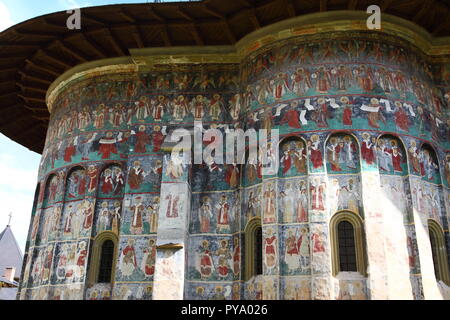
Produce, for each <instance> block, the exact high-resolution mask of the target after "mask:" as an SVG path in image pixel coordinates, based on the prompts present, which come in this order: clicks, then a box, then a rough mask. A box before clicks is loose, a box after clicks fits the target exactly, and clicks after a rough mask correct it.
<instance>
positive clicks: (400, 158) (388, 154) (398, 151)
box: [375, 134, 408, 176]
mask: <svg viewBox="0 0 450 320" xmlns="http://www.w3.org/2000/svg"><path fill="white" fill-rule="evenodd" d="M375 155H376V159H377V163H378V170H379V172H380V174H387V175H398V176H406V175H408V156H407V153H406V150H405V147H404V145H403V142H402V141H401V140H400V139H399V138H398V137H396V136H394V135H389V134H384V135H381V136H379V137H378V139H377V144H376V147H375Z"/></svg>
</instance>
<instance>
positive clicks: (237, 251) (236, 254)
mask: <svg viewBox="0 0 450 320" xmlns="http://www.w3.org/2000/svg"><path fill="white" fill-rule="evenodd" d="M240 262H241V247H240V246H239V240H238V239H237V238H235V239H234V251H233V273H234V275H235V276H237V275H238V274H239V272H240Z"/></svg>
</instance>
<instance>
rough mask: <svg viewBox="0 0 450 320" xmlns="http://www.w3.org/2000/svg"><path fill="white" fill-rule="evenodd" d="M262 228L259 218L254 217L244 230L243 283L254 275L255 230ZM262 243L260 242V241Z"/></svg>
mask: <svg viewBox="0 0 450 320" xmlns="http://www.w3.org/2000/svg"><path fill="white" fill-rule="evenodd" d="M258 228H262V224H261V218H260V217H254V218H252V219H250V220H249V221H248V222H247V225H246V226H245V229H244V234H245V264H244V266H245V267H244V269H245V270H244V281H248V280H250V278H251V277H253V276H255V275H256V270H255V268H256V264H255V258H256V257H255V246H256V230H257V229H258ZM261 241H262V240H261Z"/></svg>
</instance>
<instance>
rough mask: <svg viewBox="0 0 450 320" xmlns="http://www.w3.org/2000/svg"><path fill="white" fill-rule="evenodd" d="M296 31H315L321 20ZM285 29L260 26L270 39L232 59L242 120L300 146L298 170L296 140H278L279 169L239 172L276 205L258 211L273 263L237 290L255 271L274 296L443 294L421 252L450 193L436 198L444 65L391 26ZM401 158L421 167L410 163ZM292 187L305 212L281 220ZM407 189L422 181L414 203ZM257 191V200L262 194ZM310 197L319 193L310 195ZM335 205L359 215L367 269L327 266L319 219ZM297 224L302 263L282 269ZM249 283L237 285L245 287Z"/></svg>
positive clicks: (444, 215)
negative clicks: (305, 246)
mask: <svg viewBox="0 0 450 320" xmlns="http://www.w3.org/2000/svg"><path fill="white" fill-rule="evenodd" d="M305 29H306V30H309V31H310V32H308V31H305V33H313V32H312V30H316V31H317V30H318V29H319V28H318V29H307V28H306V27H305ZM290 31H291V34H289V32H286V34H283V35H281V32H280V33H279V35H281V36H279V37H280V38H284V40H279V41H276V40H275V38H276V36H273V37H270V36H267V37H266V38H265V39H264V40H266V42H267V43H270V44H268V45H265V41H264V40H260V41H255V44H254V46H257V45H258V46H259V47H260V48H258V50H254V52H252V53H251V54H250V55H248V56H247V57H246V58H245V59H244V60H243V62H242V64H241V79H242V88H243V90H244V92H243V95H244V98H245V99H246V100H245V101H246V102H247V104H246V107H247V109H245V110H246V118H247V122H246V124H247V128H249V127H250V128H255V129H260V128H277V129H279V130H280V135H281V137H283V138H285V139H291V140H290V141H293V140H292V139H296V138H297V139H298V141H306V143H307V145H308V152H307V154H308V163H307V164H308V165H307V167H308V169H307V170H305V171H303V172H302V173H299V172H297V171H295V170H296V169H295V165H294V162H295V161H294V160H295V159H294V158H295V154H296V153H297V154H298V150H299V149H300V148H299V147H298V146H295V143H291V146H290V147H287V144H284V143H283V142H281V143H280V148H279V156H280V174H279V175H278V176H277V177H276V176H268V177H262V179H261V180H257V181H249V180H248V179H247V177H246V176H245V175H244V177H242V179H243V181H244V183H243V189H244V193H245V194H246V196H244V198H245V199H248V197H249V195H250V194H252V195H253V194H255V192H256V190H264V189H265V186H266V185H267V184H273V185H275V186H276V187H275V188H276V189H277V206H278V210H276V211H275V212H277V213H278V216H277V218H276V219H275V221H272V222H270V223H267V222H265V221H264V219H262V221H263V230H268V229H271V230H274V232H273V233H274V234H275V235H276V241H277V261H278V266H277V267H276V268H274V269H273V268H267V266H266V268H265V269H264V275H263V276H258V277H256V279H252V280H251V281H249V282H248V283H247V284H246V288H249V287H250V288H253V287H255V285H254V283H253V281H256V282H258V281H259V282H261V285H260V286H259V287H260V288H267V289H266V290H267V291H269V292H270V293H269V294H265V293H264V294H262V295H261V296H263V297H266V298H279V299H299V297H302V298H305V297H308V298H312V299H377V298H393V299H395V298H397V299H423V298H424V296H425V297H430V296H434V297H442V295H444V296H445V294H447V295H448V287H446V286H445V285H443V283H440V284H439V285H436V280H435V279H434V275H433V269H432V268H430V262H431V260H430V259H429V258H425V256H427V257H430V254H431V250H430V245H429V240H428V219H434V220H435V221H437V222H438V223H439V225H440V226H441V227H442V230H447V228H448V227H447V226H448V223H447V221H448V209H446V206H448V200H446V201H447V204H445V201H444V199H443V198H442V197H443V196H444V191H445V189H446V186H447V187H448V184H447V185H443V184H442V182H441V180H440V178H439V177H440V175H441V173H440V171H439V163H446V165H447V166H448V162H446V161H447V160H443V159H444V153H445V150H446V149H447V148H448V138H447V134H448V126H446V125H445V123H444V119H446V112H447V111H446V108H447V107H446V105H447V106H448V93H447V95H445V93H446V92H448V71H445V70H447V69H448V66H445V65H444V64H438V63H436V64H433V63H431V62H430V60H429V58H428V57H426V56H425V55H424V54H423V53H422V51H421V50H420V49H419V48H417V47H415V46H413V45H411V43H409V42H407V41H404V40H402V39H400V38H398V37H395V36H388V35H385V34H381V33H376V32H356V31H353V32H352V31H346V32H337V31H336V32H329V33H327V32H323V33H320V34H315V35H313V34H310V35H307V36H304V35H302V36H295V34H294V33H295V29H291V30H290ZM299 33H301V32H300V31H299ZM445 74H446V76H445ZM443 75H444V78H445V79H443V78H442V76H443ZM444 95H445V97H444ZM386 135H387V136H386ZM386 137H391V140H389V139H387V140H386V139H385V138H386ZM345 139H347V143H345ZM385 140H386V141H385ZM392 140H395V142H392V143H391V141H392ZM402 141H403V142H402ZM384 142H386V143H385V145H384ZM299 143H300V144H302V143H304V142H299ZM424 143H429V144H430V145H432V146H433V149H434V150H437V151H436V157H434V158H433V157H428V156H427V153H423V152H422V151H421V149H420V146H421V145H422V144H424ZM403 144H404V146H403ZM344 145H346V147H344ZM347 145H348V146H347ZM339 146H340V147H339ZM287 150H291V151H287ZM394 150H395V151H394ZM344 152H345V153H347V154H344ZM289 153H290V154H291V161H290V162H289V163H287V161H286V157H289ZM431 153H432V152H430V154H431ZM426 159H434V160H430V161H428V160H426ZM411 162H414V163H415V166H416V167H421V168H422V169H421V170H419V171H417V170H415V169H414V167H413V165H412V164H411ZM425 167H427V168H428V169H424V168H425ZM247 168H248V167H247ZM292 168H294V169H292ZM292 170H294V171H295V173H294V174H292V173H291V172H292ZM447 170H448V169H447ZM425 172H429V177H428V178H427V174H425ZM447 172H448V171H447ZM291 176H296V178H295V179H292V178H291ZM292 185H294V186H295V188H294V192H292V190H291V189H292ZM300 185H305V186H306V187H305V189H306V190H308V196H309V197H308V203H309V204H308V208H309V210H308V219H307V220H306V221H301V222H299V221H293V220H289V219H285V217H284V216H285V215H286V212H288V211H289V210H291V209H290V207H288V208H286V198H287V197H286V195H287V194H294V199H296V204H297V205H299V203H300V201H301V200H300V199H301V196H300V195H299V194H301V189H299V187H298V186H300ZM349 185H353V187H352V188H351V190H352V191H349V189H350V188H349ZM415 187H417V188H419V189H421V190H422V189H426V190H427V191H426V192H425V193H424V195H422V197H423V199H427V200H426V201H425V200H424V201H425V202H426V204H425V202H424V201H422V203H423V208H422V209H421V208H419V207H418V206H417V201H416V200H415V196H414V194H415V193H414V192H415V191H414V190H415V189H414V188H415ZM445 192H446V191H445ZM445 194H447V193H445ZM259 196H260V198H259V201H260V203H261V204H263V203H264V201H266V197H265V196H264V193H263V192H262V193H259ZM317 196H319V199H321V201H323V203H321V202H317V203H314V202H315V201H317ZM322 199H323V200H322ZM439 199H441V200H439ZM288 206H289V205H288ZM447 208H448V207H447ZM341 211H347V212H352V213H355V214H356V215H357V216H359V217H360V218H361V219H362V220H363V225H364V238H365V239H364V246H365V248H366V251H365V254H366V257H365V260H366V263H367V266H368V268H369V270H370V272H368V274H363V273H357V272H356V273H355V272H353V273H340V274H339V275H338V276H333V274H332V256H333V252H332V246H331V243H330V242H331V241H332V239H331V238H330V228H331V226H330V225H329V223H330V219H331V218H332V217H333V216H334V215H336V214H339V212H341ZM413 212H414V214H413ZM432 212H434V213H433V214H432ZM243 221H244V223H243V228H242V229H241V230H244V227H245V222H246V221H248V220H246V217H245V215H244V216H243ZM416 229H419V231H418V233H419V235H417V234H416ZM300 230H306V231H307V235H308V237H309V245H310V250H309V253H308V254H306V255H305V257H304V259H305V261H308V262H309V265H307V267H306V268H302V267H301V266H299V265H298V264H294V267H293V268H287V266H288V264H289V261H292V255H291V254H287V249H286V245H288V243H290V242H292V241H293V240H292V239H294V240H295V241H299V239H300V238H301V235H302V233H301V232H300ZM290 232H291V233H290ZM289 233H290V236H289ZM445 233H446V235H447V234H448V232H447V231H445ZM267 238H269V236H267ZM267 238H266V239H267ZM418 242H419V244H418ZM447 248H448V246H447ZM297 250H298V248H297ZM447 250H448V249H447ZM334 254H336V252H334ZM419 255H422V256H423V258H422V257H421V259H419ZM301 256H302V254H300V253H298V255H297V257H296V260H298V261H303V260H302V259H303V257H301ZM419 260H420V261H419ZM421 262H422V267H421ZM431 263H432V262H431ZM291 264H292V263H291ZM423 265H426V267H423ZM424 268H427V270H428V271H427V272H424V270H423V269H424ZM269 269H270V271H269ZM425 279H426V280H425ZM422 281H427V282H428V284H425V285H424V284H423V283H422ZM265 285H266V286H265ZM272 288H275V290H273V289H272ZM249 291H251V290H248V289H246V291H245V292H246V294H248V297H253V296H252V295H251V293H250V292H249ZM263 291H264V289H263ZM264 292H266V291H264ZM424 292H425V293H424Z"/></svg>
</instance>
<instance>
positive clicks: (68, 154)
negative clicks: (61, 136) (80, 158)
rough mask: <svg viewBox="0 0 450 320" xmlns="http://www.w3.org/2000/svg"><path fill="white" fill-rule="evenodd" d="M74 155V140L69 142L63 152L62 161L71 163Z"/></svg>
mask: <svg viewBox="0 0 450 320" xmlns="http://www.w3.org/2000/svg"><path fill="white" fill-rule="evenodd" d="M75 153H76V148H75V145H74V139H71V140H69V145H68V146H67V147H66V149H65V150H64V161H65V162H72V157H73V156H74V155H75Z"/></svg>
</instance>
